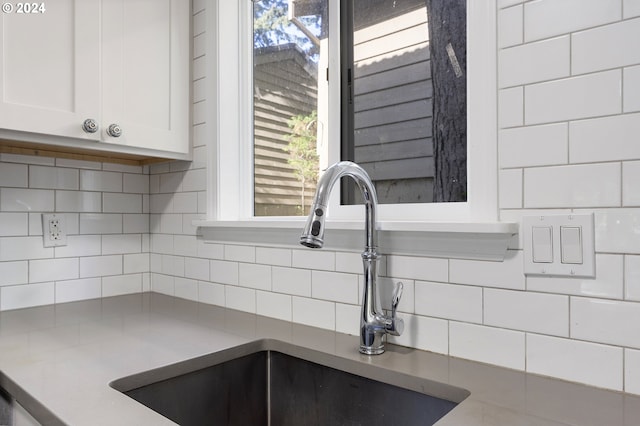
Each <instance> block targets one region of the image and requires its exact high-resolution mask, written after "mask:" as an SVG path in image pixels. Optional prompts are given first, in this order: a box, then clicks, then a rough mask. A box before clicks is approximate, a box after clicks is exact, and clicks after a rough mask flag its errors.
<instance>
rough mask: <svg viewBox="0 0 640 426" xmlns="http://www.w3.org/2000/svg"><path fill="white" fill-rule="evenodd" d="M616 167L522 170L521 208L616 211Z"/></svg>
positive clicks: (619, 184)
mask: <svg viewBox="0 0 640 426" xmlns="http://www.w3.org/2000/svg"><path fill="white" fill-rule="evenodd" d="M620 169H621V166H620V163H602V164H584V165H574V166H556V167H539V168H531V169H525V170H524V207H525V208H545V207H552V208H553V207H619V206H620V205H621V203H622V200H621V192H622V182H621V179H620V177H621V170H620Z"/></svg>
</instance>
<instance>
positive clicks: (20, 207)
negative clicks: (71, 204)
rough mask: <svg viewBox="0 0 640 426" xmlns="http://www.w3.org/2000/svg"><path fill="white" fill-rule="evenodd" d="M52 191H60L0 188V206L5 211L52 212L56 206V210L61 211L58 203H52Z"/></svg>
mask: <svg viewBox="0 0 640 426" xmlns="http://www.w3.org/2000/svg"><path fill="white" fill-rule="evenodd" d="M54 192H56V193H58V192H60V191H52V190H45V189H15V188H0V207H1V208H2V211H5V212H27V211H41V212H47V211H49V212H52V211H53V210H54V207H55V206H58V209H57V211H61V209H60V207H59V204H58V203H57V202H56V203H55V204H54ZM62 211H64V210H62Z"/></svg>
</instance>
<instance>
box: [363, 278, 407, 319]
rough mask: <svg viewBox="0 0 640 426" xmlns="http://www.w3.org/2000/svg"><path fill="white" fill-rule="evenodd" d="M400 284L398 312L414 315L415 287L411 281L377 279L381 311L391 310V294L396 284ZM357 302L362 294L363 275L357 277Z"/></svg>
mask: <svg viewBox="0 0 640 426" xmlns="http://www.w3.org/2000/svg"><path fill="white" fill-rule="evenodd" d="M400 282H401V283H402V297H401V298H400V302H399V303H398V311H399V312H406V313H410V314H413V313H415V306H416V303H415V298H416V291H415V290H416V287H415V282H414V281H413V280H405V279H403V280H395V279H392V278H384V277H379V278H378V300H380V306H381V307H382V309H386V310H391V304H392V299H393V293H394V291H395V290H396V286H397V285H398V283H400ZM358 284H359V285H358V302H360V301H361V300H362V295H363V294H364V275H362V276H359V277H358Z"/></svg>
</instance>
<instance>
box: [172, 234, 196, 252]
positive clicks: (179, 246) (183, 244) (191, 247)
mask: <svg viewBox="0 0 640 426" xmlns="http://www.w3.org/2000/svg"><path fill="white" fill-rule="evenodd" d="M197 253H198V241H197V240H196V238H195V237H194V236H193V235H174V236H173V254H177V255H179V256H196V255H197Z"/></svg>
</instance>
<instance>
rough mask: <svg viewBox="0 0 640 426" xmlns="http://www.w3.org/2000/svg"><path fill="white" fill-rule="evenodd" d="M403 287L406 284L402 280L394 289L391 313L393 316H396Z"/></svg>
mask: <svg viewBox="0 0 640 426" xmlns="http://www.w3.org/2000/svg"><path fill="white" fill-rule="evenodd" d="M403 289H404V285H403V284H402V281H398V283H397V284H396V287H395V288H394V289H393V297H392V299H391V315H392V316H393V317H395V316H396V309H397V308H398V303H400V298H401V297H402V290H403Z"/></svg>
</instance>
